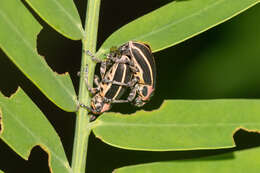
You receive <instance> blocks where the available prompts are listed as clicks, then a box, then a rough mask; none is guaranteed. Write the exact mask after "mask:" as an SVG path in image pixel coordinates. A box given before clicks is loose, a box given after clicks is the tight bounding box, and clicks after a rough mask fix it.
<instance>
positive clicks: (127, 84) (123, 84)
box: [102, 79, 132, 87]
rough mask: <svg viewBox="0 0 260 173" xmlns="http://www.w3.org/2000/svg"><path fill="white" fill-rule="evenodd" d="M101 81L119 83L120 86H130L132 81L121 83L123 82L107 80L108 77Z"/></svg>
mask: <svg viewBox="0 0 260 173" xmlns="http://www.w3.org/2000/svg"><path fill="white" fill-rule="evenodd" d="M102 82H104V83H112V84H114V85H120V86H126V87H131V86H132V83H129V82H128V83H123V82H118V81H113V80H108V79H103V80H102Z"/></svg>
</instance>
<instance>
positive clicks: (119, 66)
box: [81, 41, 156, 114]
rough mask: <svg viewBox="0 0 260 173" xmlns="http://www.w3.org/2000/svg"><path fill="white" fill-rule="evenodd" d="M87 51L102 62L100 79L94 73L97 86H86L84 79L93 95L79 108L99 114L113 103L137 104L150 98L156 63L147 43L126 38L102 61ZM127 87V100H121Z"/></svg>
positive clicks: (94, 58) (152, 91)
mask: <svg viewBox="0 0 260 173" xmlns="http://www.w3.org/2000/svg"><path fill="white" fill-rule="evenodd" d="M87 53H88V54H89V55H90V56H91V57H92V60H94V61H96V62H98V63H101V67H100V75H101V81H100V80H99V78H98V76H95V79H94V82H95V84H96V86H97V87H96V88H90V87H88V84H87V82H86V84H87V87H88V90H89V91H90V92H91V93H92V94H94V97H93V98H92V100H91V107H87V106H85V105H81V106H82V107H85V108H87V109H88V110H89V111H91V112H92V113H93V114H101V113H103V112H105V111H108V110H109V109H110V108H111V104H112V103H126V102H131V103H133V104H134V105H136V106H138V107H140V106H143V105H144V104H145V103H146V102H148V101H149V100H150V98H151V97H152V95H153V93H154V90H155V82H156V66H155V61H154V57H153V54H152V51H151V48H150V46H149V45H147V44H145V43H141V42H134V41H129V42H127V43H125V44H124V45H122V46H120V47H119V48H118V49H116V50H111V52H110V53H109V54H108V56H107V58H106V60H104V61H100V60H99V59H98V58H96V57H94V56H93V55H92V54H91V53H90V52H87ZM86 75H87V73H86ZM127 88H130V92H129V93H127V95H128V97H127V99H126V100H120V99H121V97H122V95H123V94H124V93H125V92H126V91H127Z"/></svg>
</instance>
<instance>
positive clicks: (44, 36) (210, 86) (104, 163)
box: [0, 0, 260, 173]
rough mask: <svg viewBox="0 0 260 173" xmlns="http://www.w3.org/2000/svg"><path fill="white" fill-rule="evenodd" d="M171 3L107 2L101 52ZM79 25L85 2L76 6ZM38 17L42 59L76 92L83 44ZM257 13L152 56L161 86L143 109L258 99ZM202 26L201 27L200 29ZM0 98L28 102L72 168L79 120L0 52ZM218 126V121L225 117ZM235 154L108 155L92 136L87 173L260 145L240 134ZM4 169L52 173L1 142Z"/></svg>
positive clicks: (37, 155)
mask: <svg viewBox="0 0 260 173" xmlns="http://www.w3.org/2000/svg"><path fill="white" fill-rule="evenodd" d="M168 2H170V1H169V0H168V1H167V0H161V1H157V0H150V1H145V2H143V1H140V0H139V1H138V0H132V1H125V2H124V1H118V0H114V1H112V0H111V1H105V0H104V1H102V3H101V9H100V21H99V33H98V47H99V46H100V45H101V44H102V42H104V41H105V39H106V38H107V37H108V36H109V35H110V34H111V33H112V32H114V31H115V30H116V29H118V28H120V27H121V26H123V25H125V24H126V23H128V22H130V21H132V20H134V19H136V18H138V17H140V16H142V15H144V14H146V13H148V12H150V11H152V10H154V9H156V8H158V7H160V6H162V5H164V4H166V3H168ZM75 3H76V5H77V8H78V10H79V11H80V15H81V18H82V19H84V16H85V12H84V11H85V7H86V4H85V1H76V0H75ZM34 16H35V17H36V18H37V19H38V21H39V22H40V23H41V24H42V25H43V27H44V28H43V30H42V31H41V33H40V34H39V37H38V52H39V53H40V54H41V55H43V56H44V57H45V59H46V61H47V63H48V64H49V66H50V67H51V68H52V69H53V70H54V71H56V72H58V73H64V72H69V73H70V75H71V77H72V80H73V83H74V86H75V88H76V91H77V88H78V83H79V78H78V77H77V72H78V71H79V69H80V58H81V42H80V41H72V40H68V39H66V38H64V37H63V36H61V35H59V34H58V33H57V32H55V31H54V30H53V29H52V28H50V27H49V26H48V25H47V24H46V23H44V22H43V21H42V20H41V19H39V17H37V15H35V14H34ZM259 19H260V5H257V6H255V7H253V8H251V9H249V10H248V11H246V12H244V13H242V14H240V15H239V16H237V17H235V18H232V19H231V20H229V21H227V22H225V23H224V24H221V25H218V26H217V27H214V28H213V29H210V30H209V31H207V32H204V33H203V34H200V35H198V36H196V37H194V38H192V39H190V40H188V41H185V42H183V43H181V44H178V45H176V46H174V47H171V48H168V49H166V50H163V51H160V52H158V53H155V57H156V63H157V69H158V70H157V71H158V78H157V79H158V82H157V86H156V87H157V88H156V94H155V96H154V97H153V99H152V101H151V102H150V103H148V104H147V105H146V106H145V107H144V108H142V109H149V110H153V109H157V108H158V107H159V106H160V105H161V103H162V102H163V100H165V99H215V98H260V89H259V88H260V80H259V71H260V70H259V67H260V57H259V56H260V33H259V32H260V22H259ZM201 22H203V21H201ZM0 78H1V83H0V91H1V92H2V93H3V94H5V95H6V96H10V95H11V94H12V93H14V92H15V91H16V89H17V87H18V86H21V87H22V88H23V90H24V91H25V92H26V93H27V94H28V95H29V96H30V98H31V99H32V100H33V101H34V102H35V104H37V106H38V107H39V108H40V109H41V110H42V112H43V113H44V114H45V115H46V116H47V118H48V119H49V121H50V122H51V124H52V125H53V126H54V128H55V129H56V131H57V132H58V134H59V136H60V137H61V140H62V142H63V145H64V148H65V151H66V154H67V157H68V158H69V161H71V156H72V145H73V135H74V128H75V125H74V124H75V114H74V113H68V112H64V111H62V110H60V109H58V108H57V107H56V106H55V105H54V104H53V103H51V102H50V101H49V100H48V99H46V97H45V96H44V95H43V94H42V93H41V92H40V91H39V90H38V89H37V88H36V87H35V86H34V85H32V83H31V82H30V81H29V80H28V79H27V78H26V77H25V76H24V75H23V74H22V73H21V72H20V71H19V70H18V69H17V68H16V67H15V66H14V64H13V63H12V62H10V60H9V59H8V58H7V57H6V55H5V54H4V53H3V52H2V51H1V50H0ZM135 110H136V108H134V107H132V106H130V105H129V104H125V105H123V106H122V107H121V106H120V108H119V107H118V106H117V105H115V106H114V107H113V109H112V111H119V112H122V113H126V112H134V111H135ZM220 118H221V117H220ZM234 139H235V142H236V144H237V147H235V148H232V149H225V150H224V149H222V150H200V151H178V152H142V151H128V150H122V149H118V148H114V147H111V146H109V145H107V144H104V143H102V142H101V141H100V140H99V139H97V138H95V136H94V135H93V134H91V136H90V141H89V142H90V144H89V149H88V158H87V170H88V172H96V173H107V172H112V170H113V169H115V168H118V167H121V166H126V165H131V164H137V163H147V162H152V161H162V160H175V159H185V158H197V157H201V156H207V155H215V154H219V153H224V152H230V151H234V150H238V149H245V148H249V147H254V146H258V145H260V136H259V135H258V134H257V133H248V132H246V131H243V130H239V131H238V132H237V133H235V134H234ZM0 169H2V170H3V171H5V172H7V173H13V172H23V171H24V172H25V171H26V172H38V173H40V172H43V173H45V172H49V170H48V155H47V154H46V153H45V152H44V151H43V150H41V149H40V148H39V147H35V148H34V149H33V150H32V152H31V155H30V157H29V161H25V160H23V159H22V158H20V157H19V156H18V155H17V154H16V153H15V152H13V151H12V150H11V149H10V148H9V147H8V146H7V145H6V144H5V143H4V142H3V141H1V140H0Z"/></svg>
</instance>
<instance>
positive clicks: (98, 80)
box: [94, 75, 100, 86]
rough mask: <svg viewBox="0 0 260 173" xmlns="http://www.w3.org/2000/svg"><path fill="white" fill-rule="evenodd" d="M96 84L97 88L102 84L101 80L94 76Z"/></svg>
mask: <svg viewBox="0 0 260 173" xmlns="http://www.w3.org/2000/svg"><path fill="white" fill-rule="evenodd" d="M94 83H95V85H96V86H99V84H100V79H99V77H98V75H95V76H94Z"/></svg>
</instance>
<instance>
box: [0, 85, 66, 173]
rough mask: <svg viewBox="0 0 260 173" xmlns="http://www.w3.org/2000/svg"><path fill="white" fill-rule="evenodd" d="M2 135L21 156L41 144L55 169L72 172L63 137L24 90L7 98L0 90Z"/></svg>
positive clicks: (23, 156)
mask: <svg viewBox="0 0 260 173" xmlns="http://www.w3.org/2000/svg"><path fill="white" fill-rule="evenodd" d="M0 108H1V112H0V117H1V118H0V120H1V122H0V124H1V133H0V137H1V139H3V141H5V143H6V144H8V145H9V146H10V147H11V148H12V149H13V150H14V151H15V152H16V153H17V154H19V155H20V156H21V157H22V158H24V159H28V157H29V155H30V152H31V150H32V148H33V147H34V146H36V145H39V146H40V147H41V148H42V149H43V150H44V151H46V152H47V153H48V155H49V166H50V169H51V170H53V172H57V173H58V172H71V169H70V166H69V163H68V161H67V158H66V155H65V152H64V149H63V147H62V144H61V141H60V138H59V136H58V134H57V133H56V132H55V130H54V128H53V127H52V126H51V124H50V122H49V121H48V120H47V119H46V117H45V116H44V115H43V113H42V112H41V111H40V110H39V108H38V107H37V106H36V105H35V104H34V103H33V102H32V101H31V99H30V98H29V97H28V96H27V95H26V94H25V93H24V91H23V90H21V89H18V91H17V92H16V93H15V94H14V95H13V96H11V98H6V97H5V96H3V95H2V94H1V93H0Z"/></svg>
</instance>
